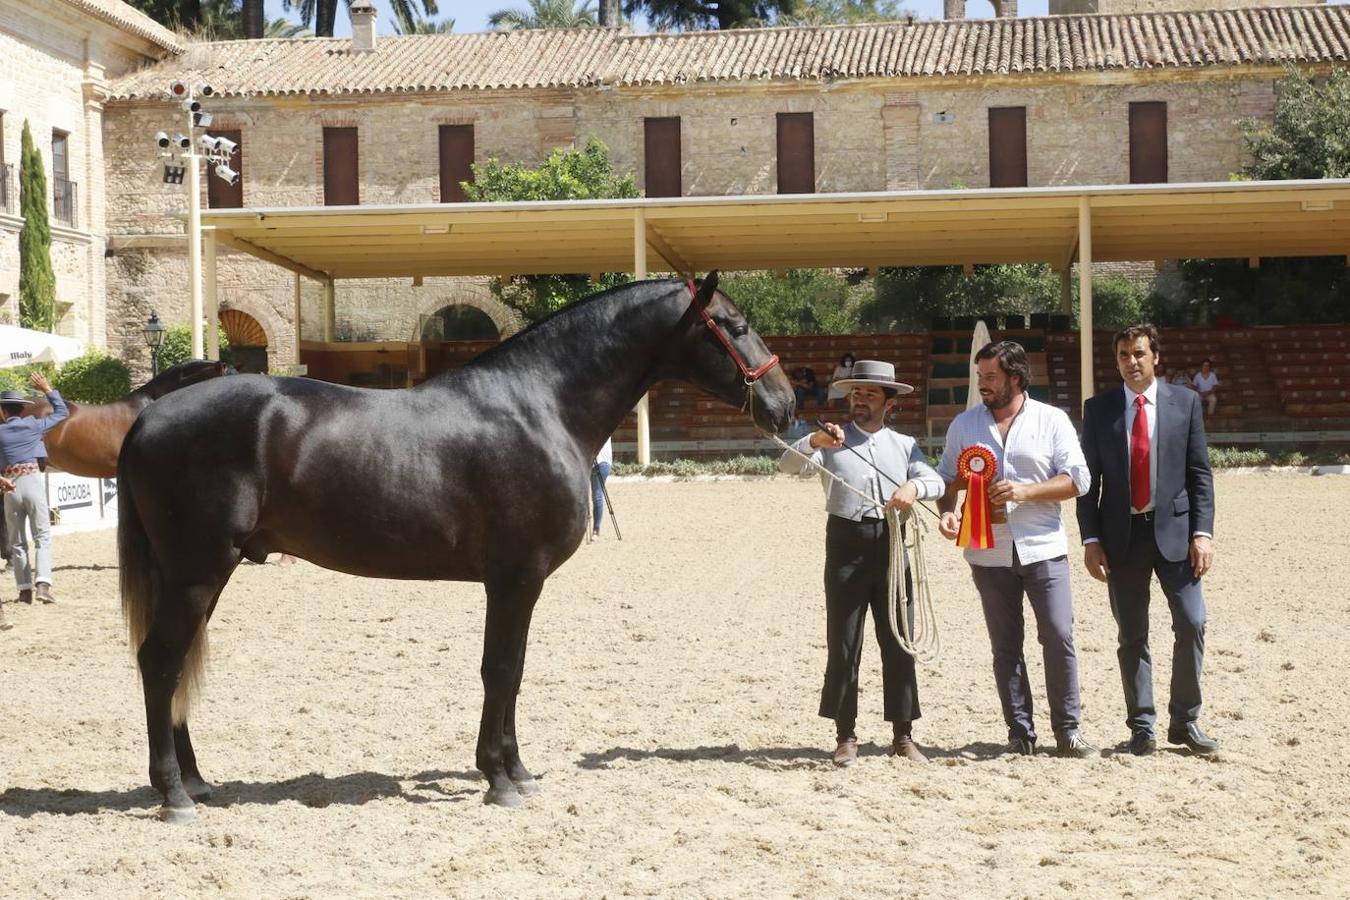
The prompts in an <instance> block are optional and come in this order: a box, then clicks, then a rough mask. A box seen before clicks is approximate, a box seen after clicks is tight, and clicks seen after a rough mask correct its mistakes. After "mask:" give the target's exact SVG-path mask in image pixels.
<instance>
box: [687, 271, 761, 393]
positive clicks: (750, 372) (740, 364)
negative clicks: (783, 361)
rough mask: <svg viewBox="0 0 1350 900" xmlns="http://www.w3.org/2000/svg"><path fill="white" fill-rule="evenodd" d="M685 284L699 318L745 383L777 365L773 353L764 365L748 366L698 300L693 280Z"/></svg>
mask: <svg viewBox="0 0 1350 900" xmlns="http://www.w3.org/2000/svg"><path fill="white" fill-rule="evenodd" d="M685 284H687V285H688V286H689V294H690V296H691V297H693V298H694V307H695V308H696V309H697V310H698V315H699V318H701V319H702V320H703V324H704V325H707V326H708V330H709V331H711V332H712V333H713V336H714V337H716V338H717V340H718V342H719V343H721V345H722V346H723V347H725V348H726V350H727V354H728V355H730V356H731V361H732V362H734V363H735V364H736V367H737V368H738V369H740V370H741V374H742V375H744V376H745V383H746V384H754V383H755V382H756V381H759V379H760V378H762V377H763V376H764V373H765V372H767V371H769V370H770V369H772V368H773V367H774V366H776V365H778V354H777V353H775V354H773V355H772V356H770V357H769V359H768V361H767V362H765V363H764V365H762V366H760V367H759V368H757V369H752V368H750V366H749V364H748V363H746V361H745V357H743V356H741V354H740V352H739V351H737V349H736V348H735V347H734V346H733V345H732V343H731V339H730V338H728V337H727V336H726V335H725V334H724V333H723V332H722V329H720V328H718V327H717V323H716V322H714V321H713V319H712V316H710V315H708V304H707V303H702V302H700V301H699V299H698V291H697V289H695V287H694V282H693V281H692V280H690V281H686V282H685Z"/></svg>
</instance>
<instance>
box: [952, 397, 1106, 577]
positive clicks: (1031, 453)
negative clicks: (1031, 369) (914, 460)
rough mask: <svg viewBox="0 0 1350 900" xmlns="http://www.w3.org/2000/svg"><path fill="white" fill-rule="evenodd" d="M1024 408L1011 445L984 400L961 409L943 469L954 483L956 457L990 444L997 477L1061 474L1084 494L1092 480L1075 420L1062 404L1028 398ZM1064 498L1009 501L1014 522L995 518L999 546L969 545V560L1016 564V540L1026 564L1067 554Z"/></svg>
mask: <svg viewBox="0 0 1350 900" xmlns="http://www.w3.org/2000/svg"><path fill="white" fill-rule="evenodd" d="M1023 403H1024V405H1023V407H1022V410H1021V411H1020V412H1019V413H1018V414H1017V416H1016V417H1015V418H1014V419H1013V423H1012V425H1011V426H1010V427H1009V429H1008V440H1007V444H1006V445H1005V444H1004V442H1003V440H1002V438H1001V435H1000V434H999V430H998V423H997V422H995V421H994V414H993V413H992V412H990V411H989V408H988V407H986V406H985V405H984V404H980V405H979V406H976V407H973V408H971V409H968V410H966V411H965V412H963V413H961V415H959V416H957V417H956V419H955V420H953V422H952V424H951V426H950V427H949V428H948V429H947V446H946V447H944V448H943V451H942V462H940V463H939V464H938V474H939V475H941V476H942V480H943V481H944V482H946V483H948V484H951V483H952V482H953V481H955V480H956V458H957V457H958V456H960V455H961V451H962V450H964V449H965V448H967V447H969V446H971V445H972V444H984V445H985V446H987V447H989V448H990V449H992V450H993V451H994V458H995V459H996V460H997V461H998V470H997V472H996V473H995V475H994V476H993V480H995V481H997V480H999V479H1003V478H1006V479H1007V480H1009V481H1014V482H1026V483H1034V482H1040V481H1047V480H1049V479H1051V478H1054V477H1055V476H1056V475H1068V476H1069V477H1070V478H1071V479H1073V485H1074V488H1075V489H1077V491H1078V496H1080V497H1081V496H1083V495H1084V494H1086V493H1087V490H1088V487H1089V485H1090V484H1091V483H1092V476H1091V475H1090V473H1089V472H1088V467H1087V460H1086V459H1085V458H1084V457H1083V448H1082V447H1081V446H1079V443H1078V433H1077V432H1076V431H1074V430H1073V423H1072V422H1070V421H1069V417H1068V415H1067V414H1066V413H1065V412H1064V411H1063V410H1060V409H1056V408H1055V407H1053V406H1051V405H1049V404H1048V403H1041V402H1040V401H1038V400H1033V399H1031V398H1030V397H1025V398H1024V400H1023ZM1059 507H1060V504H1059V501H1058V500H1042V501H1035V502H1031V501H1023V502H1021V503H1009V504H1008V521H1007V522H1006V523H1001V522H1000V523H995V524H994V526H993V530H994V546H993V547H992V548H991V549H988V550H980V549H977V548H974V547H967V548H966V550H965V557H966V562H968V563H970V564H971V565H972V566H1011V565H1012V545H1013V544H1014V543H1015V544H1016V545H1017V558H1018V559H1019V560H1020V561H1021V562H1022V563H1023V564H1029V563H1035V562H1041V561H1043V560H1047V559H1054V558H1056V557H1059V556H1064V555H1066V554H1067V553H1068V552H1069V539H1068V537H1067V536H1066V535H1065V534H1064V522H1063V520H1062V519H1061V517H1060V508H1059Z"/></svg>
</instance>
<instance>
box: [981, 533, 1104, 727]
mask: <svg viewBox="0 0 1350 900" xmlns="http://www.w3.org/2000/svg"><path fill="white" fill-rule="evenodd" d="M970 572H971V577H972V578H973V579H974V581H975V588H976V590H978V591H979V592H980V602H981V603H982V604H983V606H984V624H985V626H986V627H987V628H988V629H989V643H990V646H991V647H992V648H993V651H994V680H995V681H996V682H997V684H998V697H999V700H1000V701H1002V703H1003V721H1004V722H1006V723H1007V725H1008V736H1009V737H1010V738H1019V737H1026V738H1030V739H1031V740H1035V739H1036V726H1035V723H1034V722H1033V721H1032V711H1031V685H1030V684H1029V683H1028V679H1027V662H1026V657H1025V656H1023V654H1022V641H1023V638H1024V632H1025V625H1024V619H1023V615H1022V595H1023V594H1024V593H1025V595H1026V597H1027V599H1028V600H1030V601H1031V611H1032V612H1033V613H1034V614H1035V616H1036V639H1037V640H1038V641H1040V644H1041V652H1042V654H1043V655H1044V657H1045V693H1046V695H1047V697H1048V698H1049V700H1050V726H1051V727H1052V728H1053V729H1054V730H1055V734H1057V735H1060V734H1063V733H1064V732H1066V731H1070V730H1072V729H1075V728H1077V727H1078V724H1079V716H1080V715H1081V712H1082V707H1081V704H1080V702H1079V695H1078V652H1077V650H1075V649H1074V645H1073V595H1072V593H1071V592H1070V590H1069V560H1068V557H1065V556H1059V557H1056V558H1054V559H1047V560H1043V561H1041V562H1037V563H1031V564H1030V565H1023V564H1022V563H1021V561H1020V560H1019V559H1018V558H1017V548H1016V547H1014V548H1013V561H1012V565H1011V566H1007V567H1003V566H997V567H995V566H971V567H970Z"/></svg>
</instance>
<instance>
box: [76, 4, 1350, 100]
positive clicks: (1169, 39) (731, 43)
mask: <svg viewBox="0 0 1350 900" xmlns="http://www.w3.org/2000/svg"><path fill="white" fill-rule="evenodd" d="M87 2H94V0H87ZM100 2H110V0H100ZM1347 61H1350V6H1292V7H1278V8H1271V7H1265V8H1260V9H1228V10H1197V11H1193V12H1166V13H1136V14H1130V15H1085V16H1044V17H1039V18H1024V19H975V20H961V21H942V22H915V23H913V24H906V23H903V22H892V23H876V24H866V25H833V26H825V27H816V28H759V29H746V30H736V31H704V32H684V33H668V34H667V33H658V34H627V33H624V32H622V31H618V30H611V29H599V28H582V29H569V30H557V31H508V32H489V33H482V34H445V35H408V36H404V37H398V36H381V37H380V38H379V42H378V45H377V49H376V50H375V51H374V52H371V53H353V52H352V49H351V41H350V40H349V39H346V38H307V39H294V40H264V41H228V42H220V43H210V44H195V45H190V46H189V47H188V50H187V52H186V53H184V54H183V55H182V56H180V57H178V58H176V59H174V60H170V61H168V62H165V63H163V64H161V65H159V66H156V67H154V68H151V69H146V70H142V71H141V72H138V73H135V74H133V75H129V76H127V77H125V78H123V79H122V80H120V81H119V82H117V83H115V84H114V85H113V96H114V97H118V98H128V99H129V98H137V97H148V96H158V95H160V94H161V93H162V92H163V88H164V84H165V83H166V79H172V78H174V77H184V78H189V80H191V79H196V78H202V79H205V80H207V81H209V82H210V83H211V85H212V86H213V87H214V88H215V89H216V90H217V91H219V92H220V93H222V94H225V95H230V94H233V95H280V94H353V93H355V94H360V93H383V92H400V91H455V90H472V89H492V88H547V87H582V86H586V85H596V84H614V85H662V84H686V83H693V82H737V81H752V80H759V81H828V80H836V79H851V78H897V77H914V76H926V75H938V76H941V75H1001V74H1009V73H1029V72H1077V71H1102V70H1112V69H1148V68H1168V67H1172V68H1186V67H1196V66H1212V65H1270V64H1279V63H1285V62H1292V63H1316V62H1347Z"/></svg>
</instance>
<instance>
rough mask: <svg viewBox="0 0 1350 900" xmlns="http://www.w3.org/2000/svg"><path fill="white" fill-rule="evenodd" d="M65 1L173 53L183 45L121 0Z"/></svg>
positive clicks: (180, 50)
mask: <svg viewBox="0 0 1350 900" xmlns="http://www.w3.org/2000/svg"><path fill="white" fill-rule="evenodd" d="M65 2H66V3H69V4H70V5H71V6H73V7H75V8H76V9H78V10H80V11H82V12H85V13H87V14H89V15H91V16H93V17H94V18H96V19H102V20H103V21H105V22H108V23H109V24H111V25H114V26H116V27H118V28H120V29H122V30H123V31H126V32H128V33H130V34H134V35H136V36H137V37H141V38H144V39H145V40H147V41H150V42H151V43H153V44H155V45H157V46H159V47H161V48H163V49H165V50H169V51H171V52H173V53H180V52H182V49H183V45H182V43H181V42H180V41H179V40H178V36H177V35H175V34H174V33H173V32H172V31H170V30H169V29H167V28H165V27H164V26H163V25H161V24H159V23H158V22H156V21H155V20H154V19H152V18H150V17H149V16H147V15H146V14H145V13H143V12H141V11H140V10H139V9H136V8H135V7H132V6H128V5H127V4H125V3H123V2H121V0H65Z"/></svg>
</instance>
